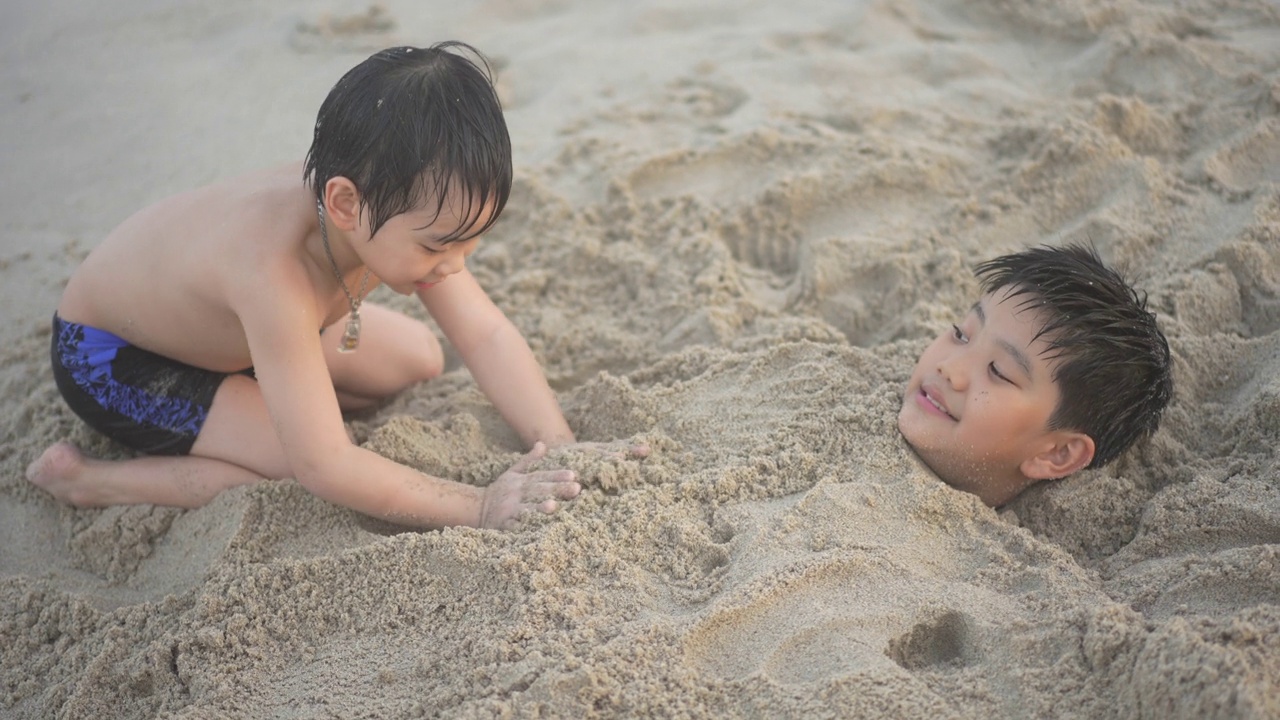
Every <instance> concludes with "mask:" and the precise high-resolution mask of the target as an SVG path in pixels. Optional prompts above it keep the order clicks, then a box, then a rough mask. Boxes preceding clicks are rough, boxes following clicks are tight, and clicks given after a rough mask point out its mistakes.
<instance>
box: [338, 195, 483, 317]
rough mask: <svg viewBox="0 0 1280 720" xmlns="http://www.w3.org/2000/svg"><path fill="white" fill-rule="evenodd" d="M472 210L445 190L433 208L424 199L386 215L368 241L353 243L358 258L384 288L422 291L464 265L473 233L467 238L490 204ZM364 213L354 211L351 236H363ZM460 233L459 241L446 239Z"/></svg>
mask: <svg viewBox="0 0 1280 720" xmlns="http://www.w3.org/2000/svg"><path fill="white" fill-rule="evenodd" d="M493 205H494V204H493V202H492V201H490V202H489V203H488V204H487V205H486V206H485V207H482V208H476V207H472V206H469V205H467V204H466V203H465V202H462V201H461V200H460V199H459V198H458V197H456V196H454V195H453V194H452V193H451V196H450V197H449V198H446V201H445V202H444V204H443V205H442V206H441V207H440V208H439V212H437V209H436V204H435V203H434V202H433V203H429V204H427V205H425V206H420V207H418V208H415V209H414V210H410V211H409V212H406V213H402V214H400V215H395V216H393V217H391V218H390V219H389V220H387V222H386V223H385V224H383V225H382V227H380V228H378V232H377V233H376V234H375V235H374V236H373V237H372V238H371V239H370V240H369V241H368V242H365V241H362V240H360V241H356V242H354V243H353V246H354V247H355V248H358V250H357V252H358V254H359V255H360V258H361V260H362V261H363V262H364V263H365V264H366V265H367V266H368V267H369V269H370V270H371V271H372V272H373V274H374V275H375V276H377V277H378V279H379V280H381V281H382V283H383V284H385V285H386V286H387V287H389V288H391V289H392V290H393V291H395V292H397V293H399V294H401V295H409V294H412V293H413V292H416V291H419V290H426V289H428V288H430V287H431V286H433V285H436V284H438V283H440V282H443V281H444V280H445V279H447V278H448V277H449V276H450V275H453V274H454V273H457V272H459V271H461V270H462V269H463V268H464V267H465V266H466V259H467V257H468V256H469V255H471V253H473V252H475V249H476V246H477V245H478V244H479V242H480V238H479V236H476V237H467V235H468V234H469V233H470V232H472V231H473V230H478V229H480V228H484V227H486V226H487V225H488V221H489V218H490V217H491V216H492V215H493V212H494V206H493ZM368 222H369V221H368V215H367V211H362V212H361V214H360V226H359V232H358V233H357V237H367V233H368V228H369V224H368ZM460 235H461V236H462V237H463V238H464V239H462V240H449V241H447V242H442V240H445V239H448V238H456V237H458V236H460Z"/></svg>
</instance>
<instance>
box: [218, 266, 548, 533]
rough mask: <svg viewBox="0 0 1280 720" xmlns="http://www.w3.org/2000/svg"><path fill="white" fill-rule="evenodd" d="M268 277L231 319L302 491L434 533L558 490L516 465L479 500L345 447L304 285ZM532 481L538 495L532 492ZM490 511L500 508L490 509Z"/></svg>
mask: <svg viewBox="0 0 1280 720" xmlns="http://www.w3.org/2000/svg"><path fill="white" fill-rule="evenodd" d="M268 276H269V277H270V279H271V281H270V282H258V283H256V284H255V285H254V287H253V288H248V287H243V288H241V290H242V292H241V293H239V294H238V298H239V300H238V302H237V307H235V308H234V309H235V310H236V311H237V312H238V313H239V315H240V321H241V323H242V325H243V327H244V331H245V335H246V338H247V340H248V342H249V350H250V353H251V355H252V358H253V364H254V373H255V375H256V376H257V378H258V384H259V387H260V389H261V391H262V396H263V398H264V400H265V401H266V405H267V410H268V412H269V413H270V416H271V420H272V423H273V425H274V426H275V430H276V433H277V435H278V436H279V438H280V442H281V445H282V446H283V449H284V453H285V456H286V458H287V459H288V462H289V465H290V467H291V469H292V470H293V473H294V477H295V478H296V479H297V480H298V482H299V483H301V484H302V485H303V486H304V487H305V488H307V490H309V491H310V492H312V493H314V494H315V495H317V496H319V497H320V498H322V499H324V500H327V501H329V502H332V503H336V504H339V505H343V506H346V507H349V508H351V509H353V510H356V511H359V512H362V513H365V514H367V515H372V516H374V517H379V518H384V519H387V520H390V521H393V522H397V523H401V524H406V525H414V526H419V527H443V526H449V525H470V526H484V525H490V526H493V525H502V524H505V523H506V522H507V521H508V520H509V519H510V518H508V517H505V516H503V515H504V514H510V513H516V514H518V513H519V512H523V511H524V510H526V509H528V508H527V507H525V506H528V505H531V506H533V507H537V506H538V503H541V502H542V498H541V497H540V495H538V493H540V492H542V491H543V490H547V489H548V488H552V487H553V486H555V487H554V489H559V485H558V483H559V484H562V483H563V481H564V480H565V478H564V477H561V475H562V474H563V473H568V471H543V472H538V473H527V474H526V473H525V469H524V467H521V466H520V465H517V468H513V469H512V470H511V471H508V473H505V474H504V475H503V477H501V478H499V479H498V481H495V482H494V483H493V484H492V485H491V486H490V488H497V489H496V490H493V489H491V490H489V491H486V490H484V489H481V488H477V487H473V486H470V485H465V484H462V483H456V482H452V481H449V480H444V479H441V478H436V477H432V476H429V475H426V474H424V473H421V472H419V471H417V470H414V469H413V468H410V467H406V466H404V465H400V464H399V463H396V462H393V461H391V460H388V459H387V458H384V457H382V456H380V455H378V454H377V453H374V452H372V451H369V450H366V449H364V448H361V447H358V446H356V445H353V444H352V443H351V441H350V439H349V438H348V437H347V434H346V428H345V427H344V425H343V421H342V412H341V409H340V408H339V406H338V399H337V395H336V393H335V391H334V388H333V381H332V380H331V379H330V376H329V371H328V368H327V366H326V365H325V362H324V354H323V351H322V349H321V346H320V335H319V328H320V325H321V318H320V316H319V314H318V312H317V309H316V307H315V301H314V299H313V294H312V290H311V288H310V285H309V281H307V280H306V278H305V276H304V274H303V273H301V272H298V273H293V272H290V271H285V272H278V273H268ZM259 280H262V278H261V277H259ZM527 464H528V463H525V466H526V467H527ZM553 476H554V477H553ZM568 479H569V480H572V474H571V473H570V474H569V475H568ZM539 481H545V482H544V485H545V487H533V486H536V485H538V482H539ZM504 483H505V484H504ZM530 488H532V491H531V490H530ZM504 493H505V494H504ZM512 496H515V497H516V501H517V502H513V501H512ZM499 501H502V502H503V503H504V505H503V506H502V507H501V508H497V509H495V507H494V506H495V504H496V503H498V502H499ZM526 501H528V502H526ZM495 513H496V514H495Z"/></svg>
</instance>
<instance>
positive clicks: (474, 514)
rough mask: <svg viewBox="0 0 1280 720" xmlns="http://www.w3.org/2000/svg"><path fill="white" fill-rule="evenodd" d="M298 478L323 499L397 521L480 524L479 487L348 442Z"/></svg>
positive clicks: (481, 491)
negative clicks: (336, 454)
mask: <svg viewBox="0 0 1280 720" xmlns="http://www.w3.org/2000/svg"><path fill="white" fill-rule="evenodd" d="M299 476H300V477H299V478H298V481H299V482H300V483H302V485H303V486H304V487H306V488H307V489H308V490H310V491H311V492H312V493H314V494H315V495H316V496H318V497H320V498H321V499H323V500H326V501H328V502H332V503H334V504H337V505H342V506H344V507H348V508H351V509H352V510H355V511H357V512H360V513H363V514H365V515H369V516H371V517H376V518H381V519H383V520H387V521H390V522H394V523H397V524H401V525H407V526H411V527H418V528H431V529H437V528H442V527H451V526H458V525H464V526H468V527H479V525H480V512H481V508H482V505H483V501H484V489H483V488H477V487H473V486H470V485H464V484H462V483H457V482H453V481H450V480H445V479H443V478H438V477H432V476H430V475H427V474H425V473H422V472H419V471H417V470H415V469H413V468H411V467H407V466H405V465H401V464H399V463H397V462H394V461H392V460H388V459H387V458H384V457H382V456H381V455H378V454H377V453H375V452H372V451H369V450H365V449H364V448H360V447H356V446H354V445H353V446H350V447H349V448H345V449H344V450H343V452H342V453H341V454H340V456H339V457H338V458H336V459H335V460H334V461H333V462H331V463H328V464H327V465H326V467H324V468H318V469H317V470H316V471H314V472H311V473H305V472H304V473H299Z"/></svg>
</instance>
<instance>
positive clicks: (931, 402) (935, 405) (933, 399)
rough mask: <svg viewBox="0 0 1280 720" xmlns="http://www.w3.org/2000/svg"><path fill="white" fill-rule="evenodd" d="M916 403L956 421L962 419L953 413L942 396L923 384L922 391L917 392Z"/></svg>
mask: <svg viewBox="0 0 1280 720" xmlns="http://www.w3.org/2000/svg"><path fill="white" fill-rule="evenodd" d="M916 403H917V404H919V405H920V406H921V407H922V408H924V410H925V411H926V412H931V413H935V414H938V415H942V416H944V417H947V418H950V419H951V420H953V421H955V422H959V421H960V418H958V417H956V416H955V415H952V414H951V411H950V410H948V409H947V405H946V403H944V402H943V401H942V398H941V396H940V395H939V394H938V393H937V392H936V391H933V390H931V389H930V388H929V387H927V386H925V385H921V386H920V391H919V392H917V393H916Z"/></svg>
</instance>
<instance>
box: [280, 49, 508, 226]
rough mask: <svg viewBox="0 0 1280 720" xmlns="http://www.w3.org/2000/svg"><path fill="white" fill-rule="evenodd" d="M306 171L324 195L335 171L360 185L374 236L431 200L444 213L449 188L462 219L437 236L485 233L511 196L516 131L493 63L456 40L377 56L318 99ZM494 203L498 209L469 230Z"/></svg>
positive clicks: (317, 191)
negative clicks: (496, 84)
mask: <svg viewBox="0 0 1280 720" xmlns="http://www.w3.org/2000/svg"><path fill="white" fill-rule="evenodd" d="M468 56H470V57H468ZM472 58H474V59H472ZM303 177H304V180H305V181H306V182H307V184H308V185H310V187H311V188H312V189H313V190H314V191H315V194H316V198H317V199H323V196H324V187H325V184H326V183H327V182H328V181H329V180H330V179H331V178H334V177H345V178H347V179H349V180H351V181H352V182H353V183H355V186H356V189H358V190H359V191H360V197H361V203H362V204H363V205H364V206H365V209H366V210H367V211H368V212H369V218H370V226H371V232H370V234H371V235H372V234H373V233H376V232H377V231H378V228H380V227H382V225H383V224H384V223H386V222H387V220H389V219H391V218H392V217H393V216H395V215H399V214H400V213H403V212H407V211H409V210H413V209H415V208H416V207H418V206H420V205H421V204H422V203H423V202H424V199H425V202H427V203H430V202H435V203H436V213H437V214H439V212H440V211H441V210H442V209H443V208H444V203H445V202H446V200H447V199H448V198H449V194H450V192H451V191H455V195H456V198H457V199H458V201H460V202H462V203H463V205H462V207H461V208H459V210H460V214H461V216H462V217H463V218H464V222H463V224H462V227H460V228H458V230H457V231H456V232H454V233H452V234H451V235H449V236H448V237H445V238H441V239H440V242H446V243H447V242H453V241H457V240H464V239H467V238H470V237H474V236H476V235H479V234H481V233H483V232H484V231H486V230H488V229H489V227H490V226H491V225H492V224H493V223H494V221H496V220H497V219H498V216H499V215H500V214H501V213H502V208H503V207H504V206H505V205H506V203H507V198H508V197H509V196H510V194H511V138H510V136H509V135H508V134H507V123H506V121H505V120H504V119H503V116H502V105H501V103H500V102H499V101H498V95H497V92H495V91H494V88H493V74H492V72H491V70H490V67H489V63H488V61H487V60H486V59H485V58H484V56H483V55H481V54H480V52H479V51H478V50H476V49H475V48H473V47H471V46H470V45H467V44H465V43H460V42H453V41H450V42H442V43H437V44H435V45H432V46H431V47H428V48H414V47H396V48H388V49H386V50H382V51H380V52H378V53H375V54H374V55H373V56H371V57H370V58H369V59H367V60H365V61H364V62H362V63H360V64H359V65H357V66H355V67H354V68H352V69H351V70H349V71H348V72H347V74H346V75H343V76H342V79H340V80H339V81H338V82H337V84H336V85H334V86H333V89H332V90H330V91H329V95H328V97H326V98H325V100H324V103H323V104H322V105H321V106H320V112H319V115H318V116H317V118H316V128H315V135H314V136H313V138H312V141H311V149H310V150H309V151H307V161H306V166H305V168H304V169H303ZM428 193H429V194H428ZM489 202H493V204H494V205H493V207H494V212H493V214H492V215H491V216H490V217H489V219H488V220H487V221H486V222H485V224H484V225H483V226H480V227H472V226H473V225H474V224H475V221H476V220H478V219H479V217H480V214H481V211H482V209H483V208H484V207H485V205H486V204H487V203H489Z"/></svg>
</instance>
